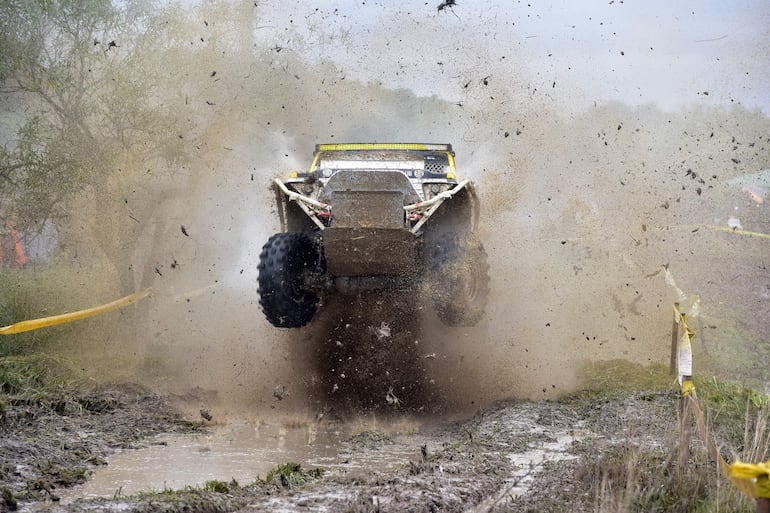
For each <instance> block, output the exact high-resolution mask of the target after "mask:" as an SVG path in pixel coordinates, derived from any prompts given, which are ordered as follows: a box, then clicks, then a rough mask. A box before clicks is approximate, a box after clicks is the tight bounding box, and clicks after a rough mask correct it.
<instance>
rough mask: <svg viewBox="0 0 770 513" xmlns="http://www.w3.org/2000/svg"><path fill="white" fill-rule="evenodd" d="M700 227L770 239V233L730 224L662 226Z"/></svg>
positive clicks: (674, 228)
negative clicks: (732, 226)
mask: <svg viewBox="0 0 770 513" xmlns="http://www.w3.org/2000/svg"><path fill="white" fill-rule="evenodd" d="M700 228H705V229H707V230H714V231H717V232H725V233H734V234H735V235H748V236H750V237H759V238H760V239H770V234H767V233H761V232H752V231H750V230H740V229H738V228H731V227H729V226H717V225H713V224H705V225H681V226H666V227H665V228H660V229H661V230H690V231H693V230H699V229H700Z"/></svg>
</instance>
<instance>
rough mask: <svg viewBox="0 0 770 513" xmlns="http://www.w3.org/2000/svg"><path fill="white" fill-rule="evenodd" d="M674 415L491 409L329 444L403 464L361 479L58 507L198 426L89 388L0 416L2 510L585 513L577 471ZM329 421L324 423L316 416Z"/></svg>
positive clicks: (639, 407) (644, 399)
mask: <svg viewBox="0 0 770 513" xmlns="http://www.w3.org/2000/svg"><path fill="white" fill-rule="evenodd" d="M675 405H676V400H675V396H674V394H669V393H661V392H651V393H633V394H627V395H626V396H624V397H622V398H620V397H618V398H616V399H614V400H608V399H607V397H606V396H604V397H596V398H593V399H591V398H573V399H568V400H563V401H559V402H549V401H538V402H503V403H498V404H495V405H493V406H491V407H489V408H487V409H485V410H483V411H481V412H479V413H478V414H476V415H475V416H473V417H471V418H470V419H466V420H462V421H440V420H439V421H436V420H435V419H433V420H430V421H429V420H428V419H418V424H421V425H422V426H423V427H422V428H421V429H419V430H407V432H397V431H394V432H388V433H385V432H376V431H363V432H361V433H357V434H355V435H354V436H352V437H351V438H349V439H348V440H347V441H345V442H344V443H343V444H342V446H341V447H340V454H341V455H342V456H343V457H344V456H345V455H346V454H347V455H350V458H349V459H350V460H351V461H352V460H355V459H357V458H360V457H361V456H362V455H365V456H366V457H367V458H373V459H375V460H376V458H377V457H378V455H388V458H390V459H392V458H393V454H399V455H402V456H400V458H401V461H400V462H397V464H396V465H394V466H390V467H383V468H382V469H378V468H372V469H371V471H370V472H362V471H361V470H360V469H358V468H356V467H354V466H353V465H352V464H351V466H350V468H346V467H345V465H340V466H338V467H336V468H335V469H334V470H332V471H328V472H325V473H323V475H321V476H320V477H319V478H315V477H316V476H315V475H310V476H305V478H306V479H307V482H305V483H304V484H301V485H300V486H296V487H295V486H291V484H293V481H291V479H293V478H292V477H291V476H288V475H287V476H284V477H283V478H282V477H281V475H280V473H278V472H277V473H275V475H274V477H273V479H272V480H270V481H266V480H265V477H268V476H261V479H257V476H254V478H255V481H254V482H253V483H240V484H238V485H235V484H234V483H231V482H229V480H230V478H229V476H221V479H222V482H221V483H219V485H218V486H207V487H205V489H204V488H199V489H190V490H187V491H186V492H185V493H178V494H170V493H159V494H154V495H144V496H130V497H118V498H113V499H89V500H82V499H81V500H76V501H75V502H71V503H69V504H63V503H61V502H60V501H59V500H58V496H59V494H60V493H61V491H62V488H64V487H67V486H71V485H74V484H77V483H82V482H83V481H84V480H85V479H87V476H88V475H89V474H90V472H91V471H92V470H94V469H95V468H97V467H98V466H100V465H104V464H106V459H107V458H108V457H109V455H110V454H112V453H114V452H115V451H116V450H117V449H121V448H136V447H141V446H144V445H147V444H152V443H154V442H153V438H152V437H151V435H153V434H156V433H162V432H180V431H181V432H187V431H193V430H199V429H200V424H199V423H197V422H196V423H195V424H193V423H189V422H184V421H182V420H181V419H180V418H179V417H178V416H176V415H175V414H174V413H173V410H172V408H171V406H170V405H169V402H168V401H166V400H164V399H163V398H161V397H158V396H157V395H154V394H148V393H146V392H144V391H141V390H138V389H131V388H123V389H111V390H100V391H99V392H98V393H95V394H88V395H82V396H78V397H71V399H70V400H68V401H67V402H66V403H65V404H61V405H54V406H53V407H51V406H49V407H46V408H43V407H41V406H36V407H32V406H22V405H19V406H14V407H12V408H10V409H9V410H8V412H7V415H6V416H5V417H4V419H3V437H2V442H0V451H2V456H3V468H2V474H1V475H0V477H1V478H2V482H1V483H0V487H2V488H3V489H4V490H7V491H4V497H5V499H4V501H5V502H4V503H3V508H4V509H5V510H11V509H13V507H14V506H18V507H20V508H22V509H24V510H50V511H94V510H100V511H159V510H160V511H417V512H422V511H474V512H475V511H479V512H480V511H509V510H515V511H548V510H552V509H553V508H558V505H560V504H561V505H564V504H567V503H569V504H571V506H570V509H571V510H573V511H581V510H584V511H591V510H592V508H593V507H594V503H595V501H596V500H597V492H596V490H593V489H592V486H593V484H592V482H591V477H590V476H585V475H584V476H582V477H581V476H580V475H577V474H576V473H575V468H577V466H578V464H579V463H580V462H583V463H585V460H586V459H591V458H595V457H596V456H597V455H598V454H600V452H606V451H607V449H608V447H610V446H616V447H621V448H622V447H628V444H640V445H642V446H645V447H665V446H666V444H667V443H668V434H667V433H668V429H669V428H670V427H671V425H672V424H673V422H674V421H675V419H676V406H675ZM340 421H341V419H339V418H335V416H334V415H329V416H326V417H323V418H320V419H316V420H315V422H325V423H329V422H332V423H333V422H340ZM343 461H345V460H344V459H343ZM298 463H300V464H302V462H298ZM304 470H305V471H312V469H311V468H305V469H304ZM148 471H150V470H148ZM311 474H312V473H311ZM586 479H587V481H586ZM594 484H595V483H594ZM157 489H162V484H160V483H159V484H158V487H157ZM14 501H17V502H16V503H15V504H14Z"/></svg>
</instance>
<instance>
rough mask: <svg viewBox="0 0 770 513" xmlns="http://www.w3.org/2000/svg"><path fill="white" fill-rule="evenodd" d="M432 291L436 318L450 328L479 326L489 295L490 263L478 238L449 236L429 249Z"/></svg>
mask: <svg viewBox="0 0 770 513" xmlns="http://www.w3.org/2000/svg"><path fill="white" fill-rule="evenodd" d="M426 254H427V262H426V263H427V265H428V269H429V270H428V277H429V284H428V286H429V290H430V295H431V299H432V300H433V307H434V309H435V310H436V315H437V316H438V318H439V319H440V320H441V322H443V323H444V324H446V325H448V326H475V325H476V324H477V323H478V322H479V321H480V320H481V318H482V317H483V316H484V310H485V308H486V305H487V297H488V296H489V262H488V261H487V253H486V251H485V250H484V246H483V245H482V244H481V242H480V241H479V240H478V239H476V238H475V237H466V236H462V235H460V234H456V233H447V234H445V235H444V236H443V237H441V238H439V239H436V240H433V241H431V243H430V244H429V247H428V248H426Z"/></svg>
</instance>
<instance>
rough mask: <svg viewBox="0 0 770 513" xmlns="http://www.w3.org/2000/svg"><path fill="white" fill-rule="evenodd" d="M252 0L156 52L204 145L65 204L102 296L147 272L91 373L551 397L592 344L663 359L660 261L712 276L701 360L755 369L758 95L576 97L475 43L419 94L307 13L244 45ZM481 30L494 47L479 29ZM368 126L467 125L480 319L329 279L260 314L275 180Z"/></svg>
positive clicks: (82, 355)
mask: <svg viewBox="0 0 770 513" xmlns="http://www.w3.org/2000/svg"><path fill="white" fill-rule="evenodd" d="M208 9H214V8H213V7H211V6H209V7H208ZM258 17H259V12H258V11H254V10H252V9H245V8H238V7H231V8H229V9H225V8H222V9H221V10H219V11H216V10H215V12H213V13H212V12H207V11H206V8H202V10H201V11H195V14H191V15H188V17H187V18H185V19H186V20H187V21H186V23H187V24H186V25H184V26H183V27H181V28H180V31H181V32H180V35H179V38H178V39H179V41H180V43H179V45H180V46H184V45H186V47H187V50H186V51H181V50H179V51H178V52H176V53H174V52H166V53H162V54H161V56H160V57H156V58H157V59H162V58H165V59H167V60H165V61H161V62H160V64H162V65H163V66H165V67H166V68H167V70H168V74H169V75H170V76H171V77H174V79H173V80H171V81H170V83H169V85H168V87H169V90H168V91H165V95H164V97H163V98H164V100H163V101H167V102H174V108H175V109H176V110H177V111H178V112H179V119H180V124H179V137H180V138H184V139H185V140H187V141H189V146H190V148H191V158H189V159H188V160H186V161H180V162H181V163H180V164H179V166H178V167H173V166H167V165H165V164H163V163H161V162H160V161H138V162H137V161H134V160H133V159H131V158H129V157H126V159H125V160H124V161H122V162H117V163H116V164H115V168H116V169H117V171H116V172H115V178H114V180H113V182H112V183H111V184H110V186H109V187H107V188H106V189H105V190H101V191H98V193H94V194H93V195H92V196H90V197H88V198H84V199H83V201H82V205H80V207H79V208H78V209H76V210H74V211H73V216H72V222H71V226H70V227H69V234H70V238H71V240H73V241H74V242H73V246H74V247H75V248H76V249H77V254H78V261H79V262H80V263H81V265H82V266H83V273H84V276H91V277H92V278H94V279H95V280H96V281H97V283H98V285H100V286H101V288H102V289H103V291H102V292H100V297H109V296H110V295H113V296H114V295H116V294H119V293H120V294H122V293H129V292H132V291H133V290H137V289H140V288H144V287H151V288H152V293H151V296H150V298H149V299H148V300H145V301H144V302H142V303H141V304H140V305H138V306H137V307H135V308H133V310H127V311H125V312H121V313H120V314H116V315H114V316H112V317H110V318H109V319H108V320H104V321H103V324H101V323H102V321H93V322H92V323H91V324H90V325H89V326H90V327H91V328H92V331H93V333H94V336H93V337H89V340H79V341H78V343H77V344H76V345H74V346H73V347H65V348H63V352H65V353H67V354H68V355H69V356H68V357H69V358H72V359H75V360H77V361H78V364H79V365H81V366H82V367H83V368H84V369H87V372H88V373H89V375H90V376H92V377H93V378H94V379H97V380H110V379H124V378H131V379H137V380H139V381H141V382H143V383H145V384H148V385H149V386H151V387H154V388H156V389H158V390H162V391H165V392H170V393H172V394H175V395H177V396H178V397H180V398H181V399H183V400H185V401H186V402H187V404H188V405H189V406H190V408H191V411H192V412H196V411H197V410H196V409H197V408H198V407H201V408H204V407H205V408H211V411H212V412H213V413H214V416H215V419H216V418H222V417H226V416H229V415H240V416H249V415H254V416H260V415H269V414H284V415H295V414H300V415H305V414H306V415H308V416H314V415H316V414H317V413H318V412H324V411H328V410H330V409H333V408H335V407H338V406H340V405H343V404H347V403H352V404H358V405H360V406H363V407H365V408H377V407H380V408H383V409H397V408H398V407H399V406H402V407H404V408H408V409H410V410H412V411H420V410H421V409H423V408H427V409H428V410H430V409H431V407H433V406H438V407H439V409H443V410H446V409H449V410H450V411H460V410H463V411H464V410H468V409H473V408H477V407H479V406H482V405H484V404H488V403H490V402H492V401H495V400H498V399H503V398H511V397H517V398H553V397H556V396H558V395H560V394H563V393H565V392H568V391H570V390H574V389H575V388H576V387H578V386H579V385H580V383H581V369H583V368H584V366H585V365H586V363H588V362H592V361H609V360H614V359H623V360H630V361H633V362H636V363H639V364H642V365H647V364H651V363H667V361H668V355H669V344H670V329H671V319H672V303H673V302H674V301H679V300H681V299H682V298H681V297H680V296H681V294H680V292H679V291H678V290H677V289H676V288H675V287H673V286H672V285H671V284H670V282H667V281H666V276H673V277H674V279H675V280H676V284H677V287H678V288H679V290H681V291H683V294H684V295H685V297H686V296H688V295H690V294H697V295H698V296H699V298H700V301H701V303H700V312H701V317H700V318H701V319H702V326H703V329H704V330H705V331H704V334H705V338H704V340H705V341H706V343H704V344H703V346H702V347H703V348H704V355H703V358H702V359H701V360H699V361H698V362H701V361H702V362H703V365H709V366H710V367H709V371H711V372H715V373H722V374H726V375H727V377H733V378H742V379H747V380H751V379H758V378H759V376H760V374H759V369H758V368H757V367H756V363H754V364H752V362H756V361H757V358H758V356H761V355H765V354H766V349H765V348H763V345H766V342H767V340H766V336H767V335H766V333H767V332H766V315H767V311H766V306H764V305H766V304H767V300H768V299H770V278H768V276H769V274H768V272H767V266H768V264H769V263H770V262H768V259H769V258H770V252H769V251H768V246H767V239H763V238H761V237H758V236H754V235H751V234H747V233H743V232H739V231H733V232H729V231H727V232H726V231H721V230H718V229H716V228H719V227H721V228H724V227H728V226H731V224H730V223H733V222H734V221H731V220H733V219H738V220H739V221H740V223H741V228H742V230H744V231H745V232H756V233H769V232H770V217H769V216H768V215H767V208H768V206H767V202H757V201H756V200H755V199H752V198H751V197H750V196H749V195H747V194H746V193H745V192H744V191H742V189H741V187H742V186H741V185H735V183H737V182H735V181H734V180H736V179H741V177H745V176H748V175H751V174H752V173H757V172H759V171H761V170H763V169H767V168H768V167H770V139H768V134H770V119H768V118H767V117H766V116H765V115H764V114H763V113H762V112H760V111H751V110H748V109H746V108H744V107H741V106H738V105H736V106H729V107H723V106H704V107H699V108H687V109H681V110H679V111H675V112H671V111H663V110H661V109H660V108H658V107H656V105H654V104H647V105H641V106H630V105H625V104H622V103H612V102H604V103H600V104H596V105H595V106H593V107H589V108H586V109H585V110H581V111H578V112H573V111H572V110H569V111H568V112H567V111H565V110H564V109H562V108H560V107H559V105H558V104H554V103H553V102H552V101H551V100H550V99H549V98H548V97H547V95H545V94H538V93H537V92H536V91H535V90H533V89H536V88H534V87H533V86H532V81H533V80H535V78H534V77H532V76H530V75H528V74H527V63H526V59H525V58H524V56H519V57H518V58H517V56H515V55H510V56H508V59H507V61H506V62H507V63H508V64H509V66H510V68H501V69H499V70H497V71H496V72H495V76H494V79H490V80H486V79H485V75H484V74H482V73H480V71H481V70H479V69H477V68H478V65H476V64H474V68H473V69H471V70H469V69H466V68H462V69H457V70H456V73H454V72H452V71H451V70H449V72H448V73H447V75H453V76H456V78H454V79H452V80H454V82H455V83H457V84H459V86H458V87H460V88H462V87H463V84H464V83H465V82H466V80H471V81H472V83H471V85H470V86H468V87H467V89H468V91H469V92H463V93H461V95H460V96H457V98H455V99H454V100H451V99H445V98H442V97H438V96H420V95H417V94H415V93H414V92H412V91H410V90H407V89H394V88H391V87H388V86H385V85H382V84H381V83H376V82H365V81H362V80H360V79H354V78H350V77H349V76H348V72H347V70H346V69H343V68H341V67H339V66H337V65H335V64H333V63H332V62H330V61H327V60H314V59H306V58H305V53H307V54H312V51H311V50H310V49H308V47H306V46H304V45H305V44H306V42H304V41H303V39H302V37H300V36H299V35H298V34H296V33H292V32H286V34H284V35H281V36H280V37H277V38H276V41H277V42H276V41H274V42H272V43H271V44H262V43H260V44H256V43H252V40H253V37H252V34H253V32H255V29H254V27H255V26H258V25H259V18H258ZM204 19H205V20H206V24H205V25H204V23H203V20H204ZM287 30H288V29H287ZM257 32H258V31H257ZM204 39H205V42H201V43H199V42H198V41H199V40H204ZM196 45H197V46H196ZM190 47H191V48H193V50H190V49H189V48H190ZM198 47H200V48H198ZM468 51H469V52H476V53H474V54H472V55H468V56H466V60H468V61H472V62H474V63H478V62H480V60H482V59H483V51H484V49H483V47H480V46H473V45H472V46H470V47H469V49H468ZM163 56H165V57H163ZM459 62H460V63H464V62H466V61H464V60H460V61H459ZM442 66H443V69H448V68H450V67H451V66H452V63H451V62H449V61H447V62H446V63H444V64H443V65H442ZM505 69H515V70H516V72H515V73H510V74H509V75H507V76H506V75H503V73H504V70H505ZM214 72H216V73H214ZM469 74H470V77H471V78H468V77H469ZM173 84H176V87H177V88H176V89H174V88H173V87H172V85H173ZM589 93H590V92H586V91H578V94H580V95H589ZM361 141H364V142H368V141H378V142H387V141H407V142H408V141H415V142H447V143H452V144H453V145H454V148H455V151H456V153H457V164H458V173H459V175H461V176H463V177H466V176H467V177H470V178H472V179H473V180H474V181H475V183H476V186H477V188H478V190H479V192H480V194H481V201H482V240H483V241H484V244H485V247H486V250H487V253H488V254H489V259H490V267H491V268H490V273H491V278H492V282H491V287H492V291H491V297H490V302H489V307H488V311H487V313H486V315H485V318H484V319H483V320H482V322H481V323H479V325H478V326H476V327H473V328H447V327H444V326H442V325H441V324H440V322H439V321H438V320H437V319H436V317H435V314H433V312H432V310H431V306H430V304H428V303H419V302H418V303H408V302H407V303H404V304H402V303H399V302H397V301H395V300H394V299H393V298H368V299H367V298H364V299H362V298H358V299H355V298H353V299H351V300H350V302H351V303H350V304H345V305H343V307H339V305H337V307H334V301H343V302H344V301H347V299H333V300H330V301H331V303H332V304H331V306H330V310H329V312H324V311H323V310H322V312H321V313H319V318H318V319H317V320H316V322H315V323H314V324H313V325H311V326H310V327H307V328H303V329H301V330H291V331H284V330H278V329H275V328H272V327H271V326H269V325H268V323H267V322H266V321H265V319H264V318H263V316H262V313H261V312H260V309H259V306H258V302H257V299H258V298H257V294H256V266H257V261H258V255H259V252H260V249H261V246H262V244H263V243H264V242H265V241H266V240H267V237H268V236H269V235H270V234H272V233H274V232H275V231H277V230H278V229H279V224H278V219H277V216H276V215H275V209H274V197H273V195H272V194H273V193H272V191H271V190H270V188H269V186H270V180H271V178H272V177H274V176H284V175H286V174H287V173H288V172H289V171H291V170H293V169H298V168H305V167H306V166H307V165H309V163H310V158H311V155H312V150H313V145H314V144H316V143H318V142H361ZM448 207H450V208H451V205H448ZM96 288H98V287H96ZM367 301H369V302H368V303H367ZM372 304H374V305H375V307H372ZM383 304H384V305H385V306H383ZM351 305H352V306H351ZM367 305H368V306H367ZM326 306H329V305H326ZM348 307H349V308H348ZM391 307H392V308H391ZM389 308H390V309H389ZM341 310H346V311H347V313H346V314H345V315H346V316H347V317H345V316H344V315H341V314H340V311H341ZM351 319H352V320H351ZM89 322H90V321H89ZM346 325H352V326H353V328H352V329H351V330H347V331H346V329H347V328H346V327H345V326H346ZM384 325H387V326H388V328H389V330H390V331H389V333H390V334H389V335H388V336H381V335H382V331H381V328H382V327H383V326H384ZM378 330H379V331H378ZM380 339H386V340H387V344H388V346H387V347H392V348H394V349H393V351H394V352H395V354H396V356H393V359H392V361H393V362H394V363H393V364H392V365H390V366H387V365H386V366H375V367H377V368H372V367H373V366H372V361H377V360H369V358H370V357H371V354H369V353H367V352H366V351H365V347H364V346H368V347H371V348H374V349H373V350H375V351H381V350H382V347H383V346H376V344H374V343H372V341H377V340H380ZM359 340H361V341H364V343H363V344H362V345H360V346H358V345H357V342H358V341H359ZM341 347H342V348H344V349H340V348H341ZM760 361H761V360H760ZM697 364H698V363H696V365H697ZM752 365H753V367H752ZM377 372H380V373H381V374H382V373H387V375H386V376H385V377H384V378H383V377H382V375H380V376H379V377H377V376H375V374H376V373H377ZM355 374H358V377H357V378H356V377H355V376H354V375H355ZM346 379H349V380H350V381H349V382H348V381H346ZM394 398H395V399H396V400H394ZM410 401H411V403H410Z"/></svg>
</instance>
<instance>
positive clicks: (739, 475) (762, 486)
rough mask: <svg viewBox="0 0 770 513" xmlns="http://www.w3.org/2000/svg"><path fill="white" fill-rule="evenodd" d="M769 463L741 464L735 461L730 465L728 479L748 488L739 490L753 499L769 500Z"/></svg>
mask: <svg viewBox="0 0 770 513" xmlns="http://www.w3.org/2000/svg"><path fill="white" fill-rule="evenodd" d="M769 476H770V461H767V462H765V463H754V464H752V463H742V462H740V461H736V462H735V463H733V464H732V465H730V479H731V481H733V483H735V482H736V481H741V482H743V483H745V484H748V485H750V486H748V487H745V488H746V489H744V487H743V486H741V487H740V488H741V490H743V491H745V492H746V493H748V495H749V496H751V497H752V498H754V499H757V498H759V499H770V479H769ZM736 484H737V483H736Z"/></svg>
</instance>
